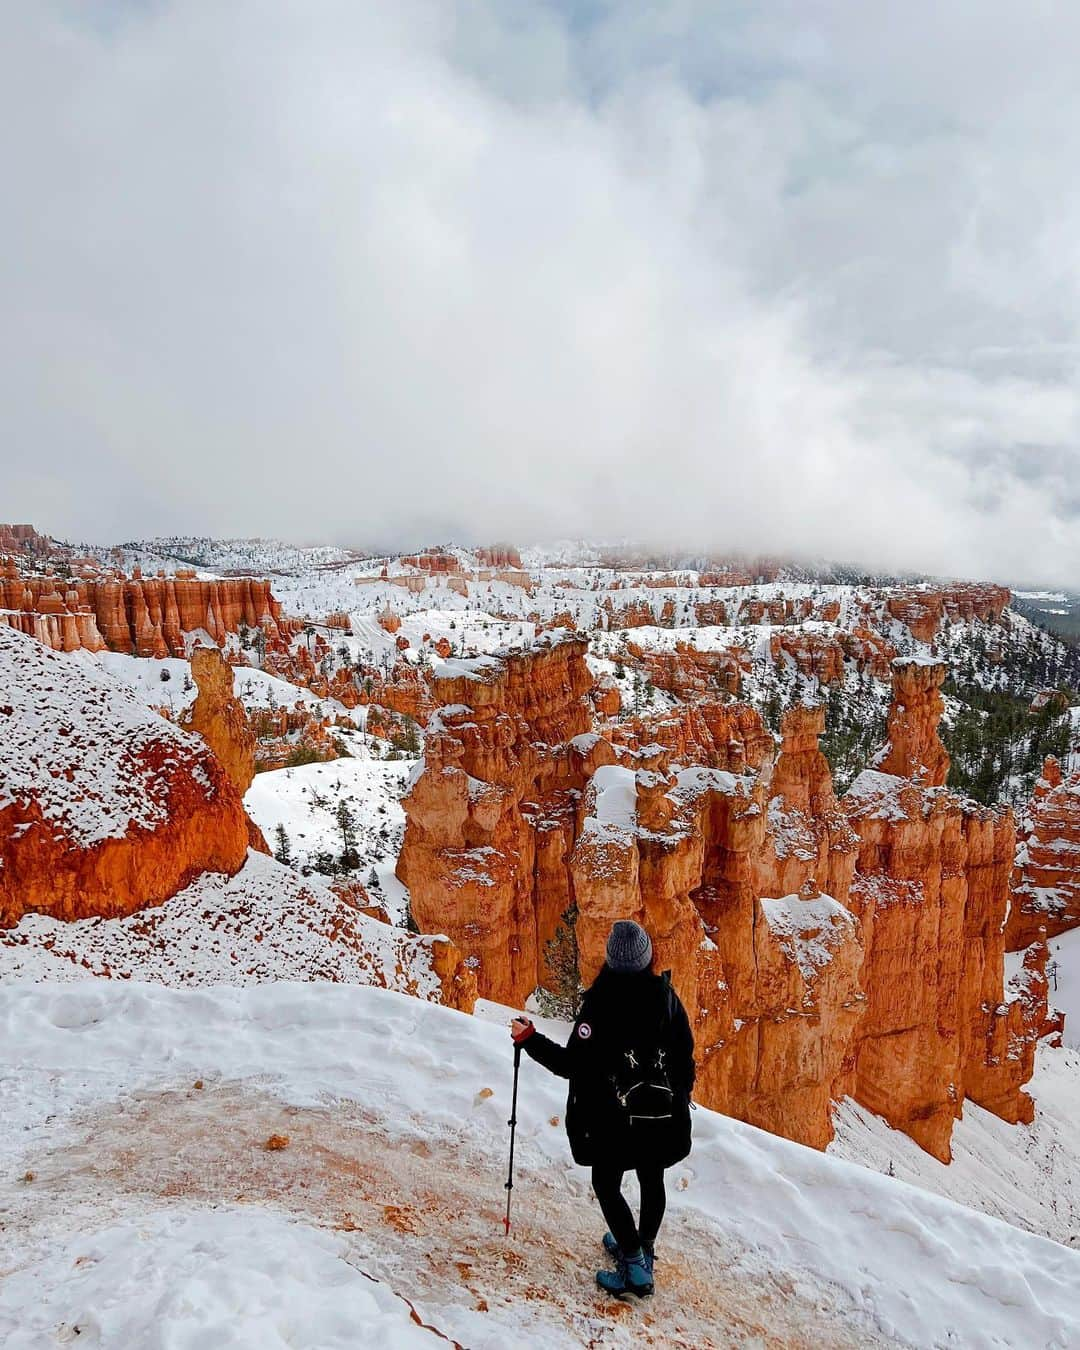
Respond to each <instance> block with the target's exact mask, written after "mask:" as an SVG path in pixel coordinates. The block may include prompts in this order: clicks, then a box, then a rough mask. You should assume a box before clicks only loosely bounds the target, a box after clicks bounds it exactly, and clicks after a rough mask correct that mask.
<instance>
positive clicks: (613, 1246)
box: [601, 1233, 656, 1279]
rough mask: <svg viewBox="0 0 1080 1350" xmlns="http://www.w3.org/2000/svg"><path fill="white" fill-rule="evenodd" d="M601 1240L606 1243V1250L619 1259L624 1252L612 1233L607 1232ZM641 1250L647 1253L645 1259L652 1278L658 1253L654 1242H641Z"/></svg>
mask: <svg viewBox="0 0 1080 1350" xmlns="http://www.w3.org/2000/svg"><path fill="white" fill-rule="evenodd" d="M601 1240H602V1242H603V1244H604V1251H606V1252H607V1254H608V1255H609V1256H612V1257H614V1258H615V1260H616V1261H618V1259H619V1257H620V1256H621V1255H622V1253H621V1252H620V1251H619V1244H618V1243H617V1242H616V1241H615V1239H614V1238H613V1237H612V1236H611V1234H610V1233H605V1234H604V1236H603V1238H602V1239H601ZM641 1250H642V1251H643V1252H644V1253H645V1260H646V1261H647V1262H648V1263H649V1278H650V1279H651V1278H652V1273H653V1267H654V1266H655V1264H656V1254H655V1253H654V1251H653V1248H652V1244H651V1243H649V1242H643V1243H642V1244H641Z"/></svg>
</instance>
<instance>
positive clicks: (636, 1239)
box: [592, 1164, 667, 1252]
mask: <svg viewBox="0 0 1080 1350" xmlns="http://www.w3.org/2000/svg"><path fill="white" fill-rule="evenodd" d="M636 1170H637V1179H638V1183H639V1185H640V1186H641V1220H640V1222H639V1223H637V1224H635V1223H634V1216H633V1214H632V1212H631V1210H630V1206H629V1205H628V1204H627V1203H626V1200H625V1199H624V1198H623V1193H622V1181H623V1177H624V1176H625V1173H624V1172H623V1171H622V1169H621V1168H616V1167H607V1166H604V1165H603V1164H600V1165H598V1166H596V1167H594V1168H593V1170H592V1185H593V1190H594V1191H595V1192H596V1198H597V1200H599V1201H600V1209H601V1211H602V1213H603V1215H604V1218H605V1219H606V1220H607V1226H608V1227H609V1228H610V1229H611V1236H612V1237H613V1238H614V1239H615V1241H616V1242H617V1243H618V1244H619V1247H620V1248H621V1249H622V1250H623V1251H624V1252H636V1251H637V1249H638V1248H639V1247H641V1246H645V1247H651V1246H652V1245H653V1243H654V1242H655V1241H656V1235H657V1233H659V1231H660V1224H661V1222H662V1221H663V1218H664V1209H665V1207H666V1205H667V1195H666V1194H665V1192H664V1169H663V1168H662V1167H639V1168H637V1169H636Z"/></svg>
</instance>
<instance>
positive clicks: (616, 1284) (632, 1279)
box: [596, 1244, 653, 1298]
mask: <svg viewBox="0 0 1080 1350" xmlns="http://www.w3.org/2000/svg"><path fill="white" fill-rule="evenodd" d="M605 1245H606V1244H605ZM616 1261H617V1263H618V1264H617V1268H616V1269H615V1270H598V1271H597V1272H596V1283H597V1284H598V1285H599V1286H600V1288H601V1289H603V1290H604V1291H605V1292H606V1293H608V1294H615V1295H616V1297H619V1298H621V1297H622V1295H623V1294H635V1295H636V1296H637V1297H638V1298H648V1296H649V1295H650V1294H651V1293H652V1291H653V1277H652V1266H651V1262H650V1261H649V1258H648V1257H647V1256H646V1255H645V1253H644V1252H643V1251H642V1250H641V1248H640V1247H639V1248H638V1250H637V1251H636V1252H633V1253H631V1255H629V1256H624V1255H623V1254H622V1252H620V1253H619V1254H618V1256H617V1257H616Z"/></svg>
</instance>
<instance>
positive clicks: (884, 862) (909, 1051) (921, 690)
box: [844, 660, 1045, 1162]
mask: <svg viewBox="0 0 1080 1350" xmlns="http://www.w3.org/2000/svg"><path fill="white" fill-rule="evenodd" d="M944 677H945V667H944V666H943V665H940V664H937V665H934V664H930V663H927V662H925V661H918V660H912V661H906V662H905V661H900V660H898V661H897V662H895V663H894V703H893V711H892V714H891V715H890V719H889V729H890V743H889V746H888V747H886V752H885V753H884V754H883V755H882V756H881V757H880V762H881V764H882V765H883V766H884V765H893V766H895V767H896V768H898V769H899V768H906V769H907V770H909V771H910V772H911V773H913V774H914V775H915V777H914V778H911V777H907V776H901V775H898V774H896V773H889V772H887V771H883V770H872V769H871V770H866V771H865V772H864V773H862V774H861V775H860V776H859V777H858V778H857V779H856V781H855V782H854V784H853V785H852V787H851V790H850V792H849V793H848V795H847V797H846V799H845V803H844V805H845V807H846V810H847V813H848V816H849V819H850V820H851V823H852V825H853V827H854V828H855V829H856V830H857V832H858V835H859V860H858V868H857V874H856V877H855V881H854V885H853V886H852V892H851V907H852V910H853V912H855V913H856V914H857V915H858V916H859V919H860V921H861V924H862V934H863V946H864V949H865V964H864V969H863V975H862V983H863V987H864V989H865V990H866V995H867V1011H866V1017H865V1019H864V1021H863V1023H862V1026H861V1028H860V1032H859V1038H858V1046H857V1052H856V1062H855V1090H854V1095H855V1096H856V1097H857V1099H858V1100H859V1101H860V1102H862V1103H864V1104H865V1105H866V1106H868V1107H870V1109H871V1110H873V1111H877V1112H878V1113H880V1114H881V1115H883V1116H885V1118H886V1119H887V1120H888V1121H889V1122H890V1123H891V1124H893V1125H895V1126H897V1127H898V1128H900V1129H903V1130H904V1131H905V1132H906V1133H908V1134H910V1135H911V1136H912V1138H913V1139H915V1140H916V1141H917V1142H918V1143H919V1144H921V1145H922V1147H923V1148H925V1149H927V1150H928V1151H929V1152H930V1153H932V1154H934V1156H935V1157H938V1158H940V1159H941V1160H942V1161H944V1162H947V1161H948V1160H949V1157H950V1150H949V1139H950V1136H951V1133H952V1123H953V1120H954V1119H956V1118H957V1117H958V1116H959V1115H960V1114H961V1110H962V1107H963V1102H964V1099H965V1098H966V1097H970V1098H972V1099H973V1100H974V1101H976V1102H978V1103H979V1104H980V1105H981V1106H985V1107H987V1108H988V1109H989V1110H991V1111H994V1112H995V1113H996V1114H997V1115H999V1116H1001V1117H1003V1118H1004V1119H1006V1120H1009V1121H1012V1122H1015V1121H1017V1120H1030V1119H1031V1115H1032V1105H1031V1101H1030V1098H1028V1096H1027V1094H1026V1093H1024V1092H1023V1091H1022V1090H1021V1085H1022V1084H1023V1083H1025V1082H1026V1081H1027V1080H1028V1079H1029V1078H1030V1077H1031V1073H1032V1069H1033V1067H1034V1050H1035V1041H1036V1040H1037V1038H1038V1035H1039V1027H1040V1024H1041V1020H1042V1016H1043V1015H1044V1014H1045V991H1044V997H1043V1004H1042V1010H1041V1013H1040V1011H1039V1010H1038V1009H1037V1008H1033V1007H1031V1006H1029V1004H1028V1003H1024V1002H1021V1001H1013V1002H1010V1003H1008V1004H1006V1003H1005V995H1004V951H1005V943H1004V933H1003V930H1004V924H1005V917H1006V912H1007V909H1008V903H1009V887H1008V880H1009V871H1010V868H1011V865H1012V856H1013V846H1014V840H1015V825H1014V822H1013V818H1012V813H1011V812H1010V811H1009V810H1007V809H990V808H986V807H980V806H978V805H976V804H975V803H974V802H970V801H967V800H965V799H962V798H960V797H958V796H956V795H955V794H954V793H952V792H950V791H949V790H948V789H947V788H945V787H943V786H941V784H942V783H943V782H944V779H945V777H946V775H947V773H948V756H947V754H946V752H945V749H944V747H943V746H942V745H941V742H940V740H939V739H938V735H937V725H938V718H939V716H940V713H941V696H940V686H941V683H942V681H943V680H944ZM1029 1003H1030V1001H1029Z"/></svg>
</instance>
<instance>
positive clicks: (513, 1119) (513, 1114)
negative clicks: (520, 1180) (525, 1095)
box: [503, 1045, 521, 1237]
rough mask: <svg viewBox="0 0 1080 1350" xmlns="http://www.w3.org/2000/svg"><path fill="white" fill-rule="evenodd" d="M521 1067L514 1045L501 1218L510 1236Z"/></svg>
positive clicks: (517, 1048) (516, 1047)
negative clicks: (502, 1216)
mask: <svg viewBox="0 0 1080 1350" xmlns="http://www.w3.org/2000/svg"><path fill="white" fill-rule="evenodd" d="M520 1067H521V1046H520V1045H515V1046H514V1095H513V1097H512V1098H511V1100H510V1119H509V1120H508V1121H507V1122H506V1123H507V1125H509V1126H510V1169H509V1171H508V1172H507V1174H506V1218H505V1219H503V1236H504V1237H509V1236H510V1197H511V1195H512V1194H513V1190H514V1131H515V1130H516V1129H517V1085H518V1069H519V1068H520Z"/></svg>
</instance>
